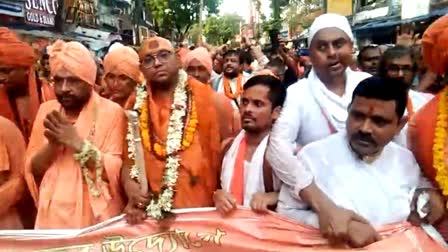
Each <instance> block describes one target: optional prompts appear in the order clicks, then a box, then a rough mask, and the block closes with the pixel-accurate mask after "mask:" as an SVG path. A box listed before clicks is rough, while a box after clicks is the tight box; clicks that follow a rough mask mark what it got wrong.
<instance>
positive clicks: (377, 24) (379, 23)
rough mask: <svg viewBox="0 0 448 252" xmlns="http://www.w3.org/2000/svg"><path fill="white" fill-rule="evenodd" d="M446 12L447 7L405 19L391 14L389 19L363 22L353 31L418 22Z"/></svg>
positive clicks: (447, 11) (447, 10)
mask: <svg viewBox="0 0 448 252" xmlns="http://www.w3.org/2000/svg"><path fill="white" fill-rule="evenodd" d="M447 13H448V8H444V9H440V10H435V11H432V12H430V13H429V14H427V15H424V16H419V17H415V18H411V19H406V20H402V19H400V16H393V17H390V18H389V19H385V20H379V21H375V22H370V23H367V24H364V25H361V26H358V27H357V26H355V27H354V28H353V31H354V32H356V33H358V32H366V31H368V30H372V29H379V28H391V27H394V26H398V25H400V24H403V23H413V22H419V21H423V20H426V19H429V18H433V17H440V16H443V15H445V14H447Z"/></svg>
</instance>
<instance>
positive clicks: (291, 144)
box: [266, 69, 370, 201]
mask: <svg viewBox="0 0 448 252" xmlns="http://www.w3.org/2000/svg"><path fill="white" fill-rule="evenodd" d="M346 74H347V84H346V87H345V94H344V95H343V96H342V97H340V96H338V95H336V94H334V93H333V92H331V91H330V90H328V89H327V88H326V87H325V85H324V84H323V83H322V82H321V81H320V80H319V78H318V77H317V75H316V73H315V72H314V71H313V70H312V71H311V72H310V75H309V77H308V78H307V79H302V80H300V81H298V82H297V83H295V84H293V85H292V86H290V87H289V88H288V93H287V97H286V101H285V104H284V107H283V109H282V113H281V115H280V118H279V119H278V120H277V122H276V123H275V125H274V128H273V130H272V132H271V138H270V143H269V146H268V149H267V153H266V154H267V156H266V157H267V159H268V161H269V163H270V164H271V165H272V169H273V170H274V171H275V174H276V175H277V176H278V177H279V178H280V180H281V181H282V182H283V183H286V184H287V185H289V186H291V187H296V188H298V190H301V189H303V188H305V187H307V186H308V185H310V184H311V182H312V180H313V175H312V174H311V173H310V172H308V171H305V170H303V169H302V168H301V167H300V166H299V164H298V163H297V159H296V157H295V156H294V154H293V153H294V150H295V149H296V146H297V144H299V145H301V146H305V145H307V144H309V143H311V142H314V141H316V140H320V139H322V138H324V137H327V136H329V135H330V134H331V131H330V128H329V127H328V122H329V121H331V123H332V124H333V125H334V126H335V127H336V129H338V130H342V129H345V120H346V119H347V107H348V105H349V103H350V101H351V98H352V93H353V90H354V89H355V88H356V86H357V85H358V84H359V82H361V81H362V80H364V79H366V78H368V77H370V75H369V74H367V73H364V72H354V71H351V70H350V69H347V70H346ZM296 173H297V175H298V177H297V179H296V177H295V176H293V175H292V174H296ZM298 193H299V191H297V195H298ZM280 197H282V195H281V194H280ZM283 200H284V201H285V200H292V201H293V199H290V198H288V199H283Z"/></svg>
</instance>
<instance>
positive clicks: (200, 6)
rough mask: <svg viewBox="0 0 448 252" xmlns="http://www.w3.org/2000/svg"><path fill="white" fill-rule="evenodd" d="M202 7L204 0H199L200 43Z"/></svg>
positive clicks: (200, 41)
mask: <svg viewBox="0 0 448 252" xmlns="http://www.w3.org/2000/svg"><path fill="white" fill-rule="evenodd" d="M203 9H204V0H199V41H198V42H199V43H201V44H202V10H203Z"/></svg>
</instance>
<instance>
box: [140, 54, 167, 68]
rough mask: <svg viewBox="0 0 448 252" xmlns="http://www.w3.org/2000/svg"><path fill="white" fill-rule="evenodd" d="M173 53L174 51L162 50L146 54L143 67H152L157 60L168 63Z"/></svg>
mask: <svg viewBox="0 0 448 252" xmlns="http://www.w3.org/2000/svg"><path fill="white" fill-rule="evenodd" d="M172 55H173V53H172V52H170V51H160V52H158V53H157V54H152V55H151V54H150V55H146V56H145V58H143V61H142V66H143V68H151V67H153V66H154V65H155V64H156V60H158V61H159V62H160V63H166V62H168V60H169V59H170V58H171V56H172Z"/></svg>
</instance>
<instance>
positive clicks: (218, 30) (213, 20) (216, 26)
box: [204, 14, 243, 45]
mask: <svg viewBox="0 0 448 252" xmlns="http://www.w3.org/2000/svg"><path fill="white" fill-rule="evenodd" d="M241 22H243V19H242V18H241V17H240V16H238V15H236V14H226V15H223V16H220V17H217V16H210V17H209V18H207V20H206V21H205V25H204V35H205V37H206V38H207V43H209V44H214V45H221V44H224V43H227V41H229V40H231V39H233V38H234V36H235V35H236V34H239V33H240V24H241Z"/></svg>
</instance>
